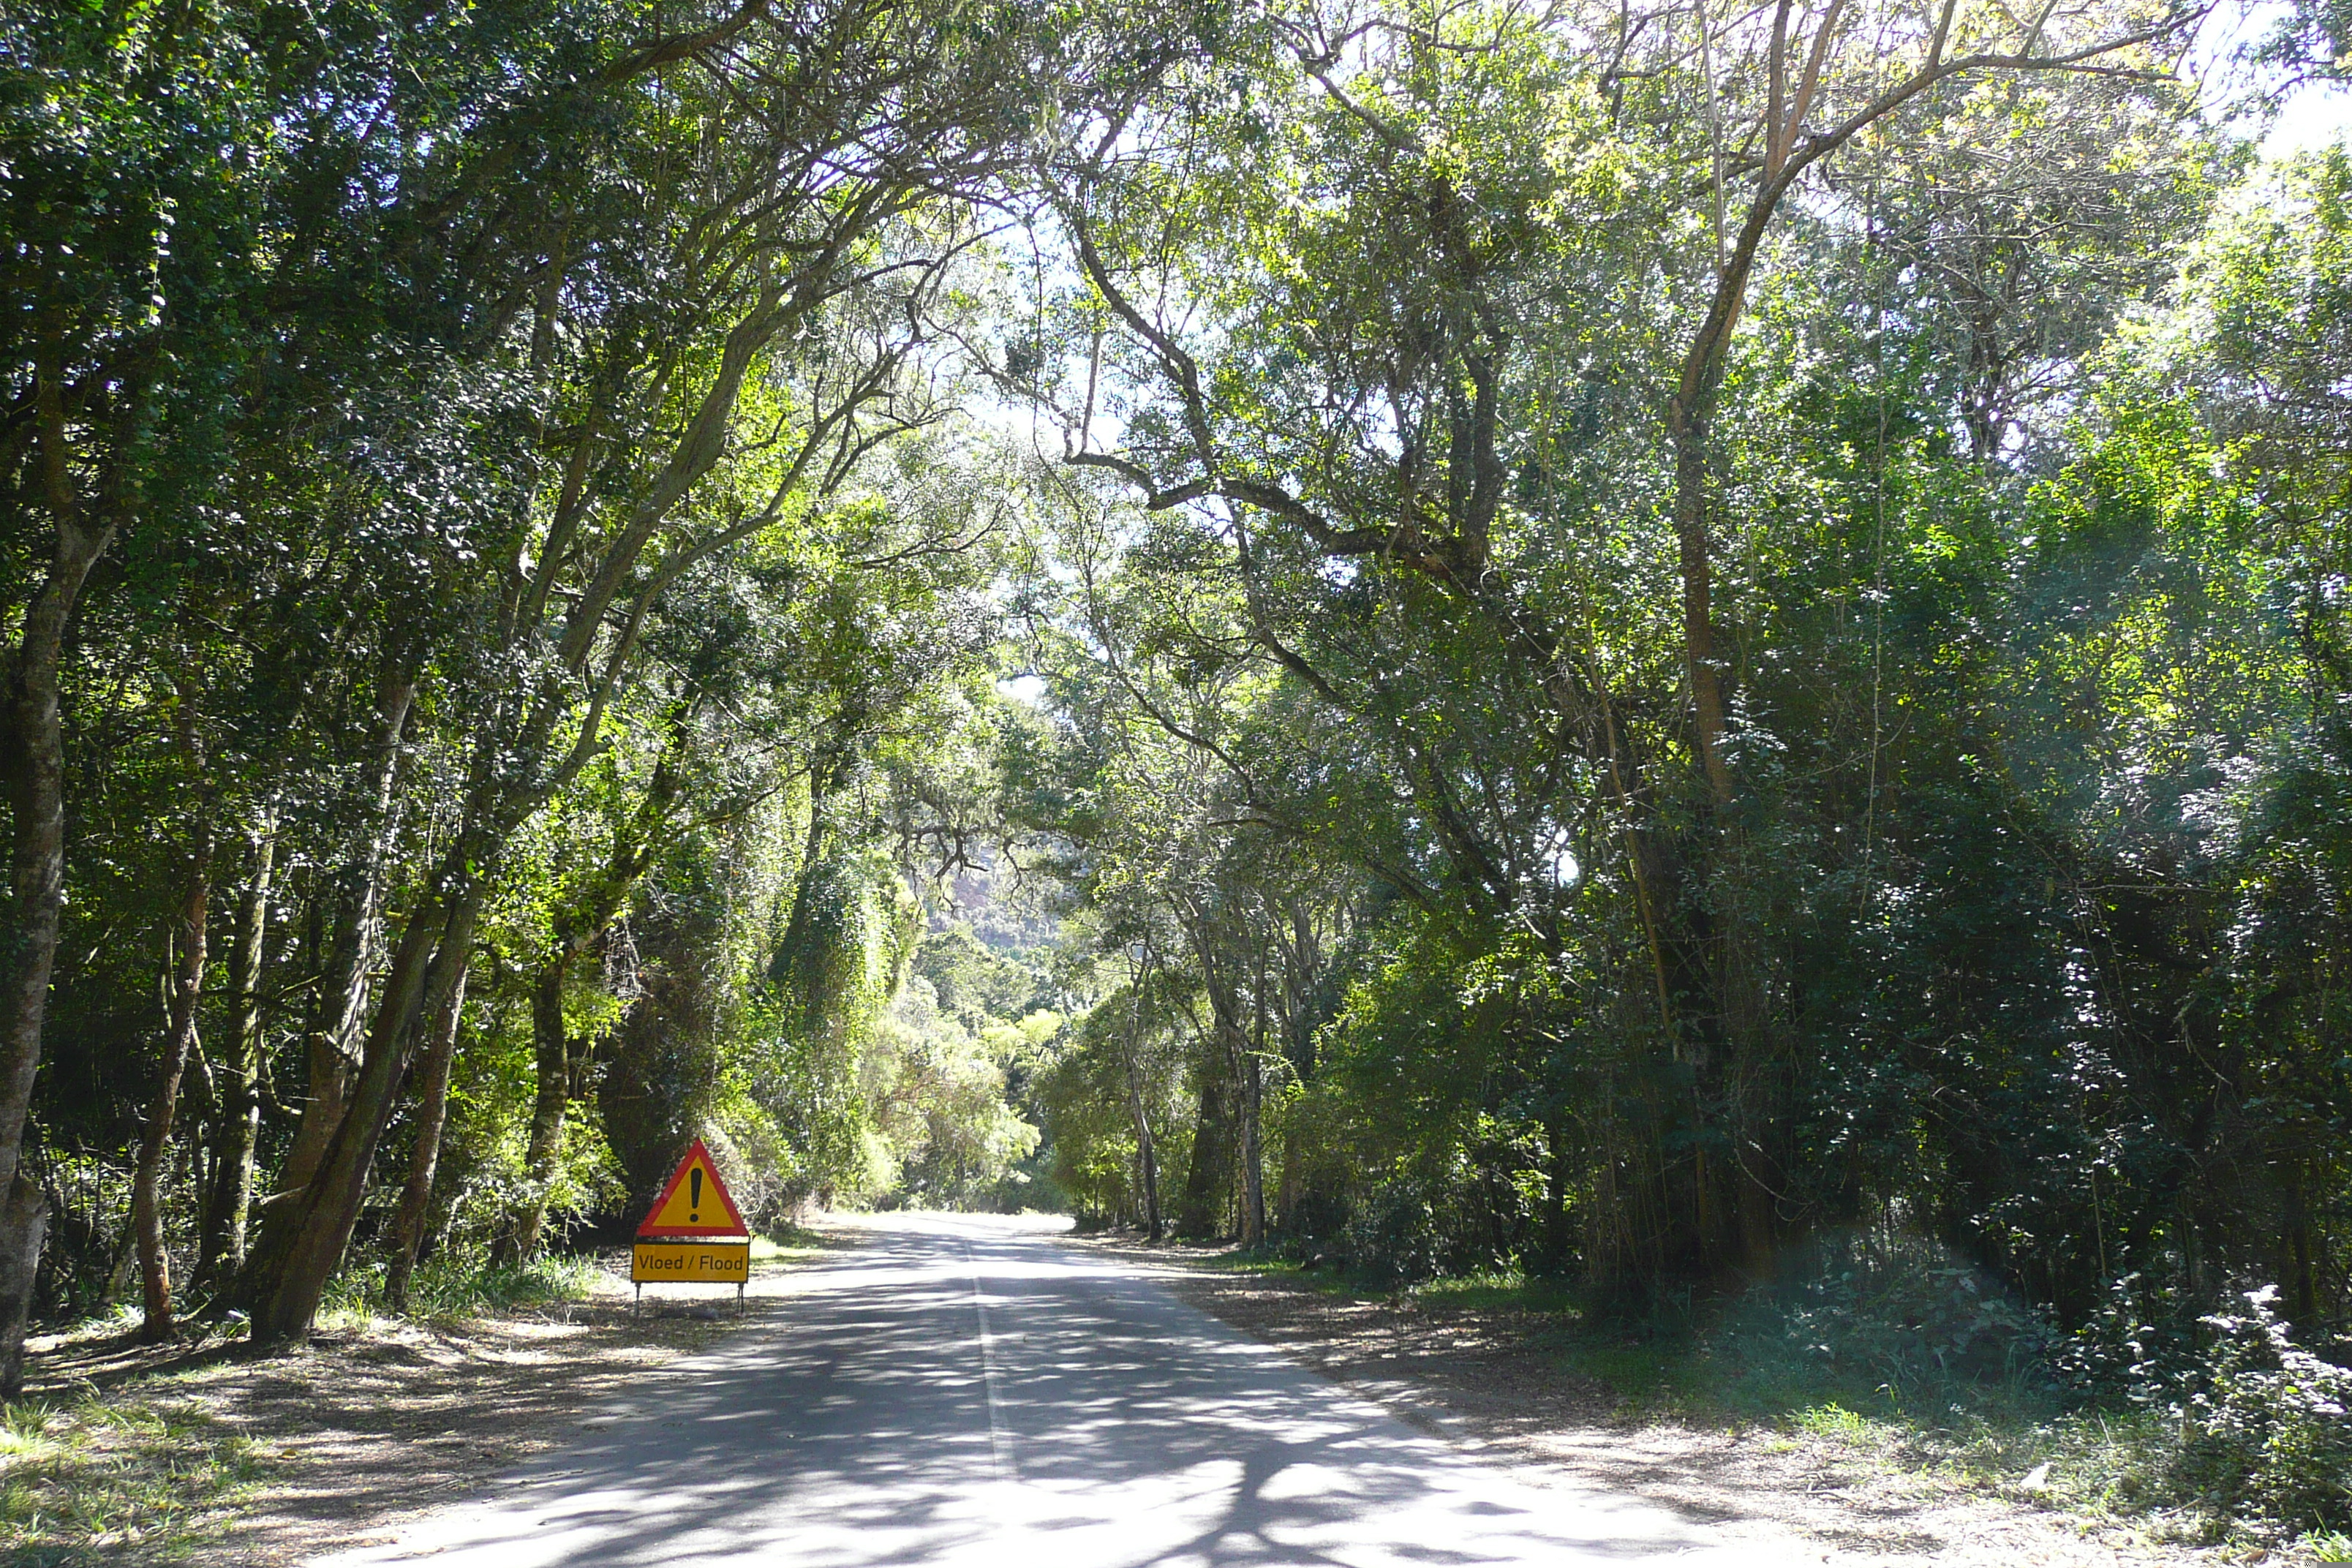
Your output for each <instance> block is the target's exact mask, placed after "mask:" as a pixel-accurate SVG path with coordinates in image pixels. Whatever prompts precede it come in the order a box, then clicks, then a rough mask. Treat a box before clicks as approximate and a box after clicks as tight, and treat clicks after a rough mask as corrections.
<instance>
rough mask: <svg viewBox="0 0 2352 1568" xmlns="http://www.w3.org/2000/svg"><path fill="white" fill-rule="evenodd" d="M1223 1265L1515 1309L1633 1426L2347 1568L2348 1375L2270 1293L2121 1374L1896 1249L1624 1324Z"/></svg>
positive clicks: (1529, 1294) (1977, 1281) (1896, 1245)
mask: <svg viewBox="0 0 2352 1568" xmlns="http://www.w3.org/2000/svg"><path fill="white" fill-rule="evenodd" d="M1219 1262H1220V1266H1222V1267H1224V1268H1254V1269H1257V1270H1261V1271H1269V1272H1281V1273H1284V1274H1286V1275H1288V1276H1291V1277H1293V1278H1294V1279H1296V1280H1297V1282H1298V1283H1302V1284H1307V1285H1312V1286H1314V1287H1315V1288H1317V1289H1326V1290H1332V1289H1345V1290H1352V1291H1354V1292H1357V1293H1360V1294H1367V1295H1371V1294H1377V1295H1382V1296H1386V1297H1388V1298H1389V1299H1391V1300H1396V1301H1399V1302H1400V1303H1402V1304H1406V1305H1408V1306H1410V1307H1412V1308H1416V1309H1422V1310H1435V1311H1446V1310H1478V1311H1484V1312H1493V1311H1505V1312H1513V1313H1525V1314H1529V1315H1530V1316H1531V1317H1532V1318H1533V1319H1534V1321H1532V1322H1531V1323H1530V1324H1529V1325H1528V1330H1527V1331H1528V1335H1529V1337H1530V1339H1531V1340H1532V1342H1535V1343H1537V1344H1538V1345H1540V1346H1542V1347H1543V1348H1545V1349H1546V1350H1548V1351H1549V1352H1551V1353H1552V1354H1553V1355H1554V1356H1555V1357H1556V1358H1557V1359H1558V1360H1559V1362H1560V1363H1562V1364H1563V1365H1565V1366H1566V1367H1568V1368H1570V1369H1571V1370H1573V1371H1575V1372H1578V1373H1582V1374H1583V1375H1585V1376H1587V1377H1589V1378H1591V1379H1592V1380H1593V1381H1595V1382H1597V1383H1600V1384H1603V1385H1604V1386H1606V1387H1608V1388H1609V1389H1611V1390H1612V1392H1613V1393H1614V1394H1616V1395H1617V1397H1618V1399H1619V1400H1620V1401H1621V1404H1622V1408H1623V1410H1624V1412H1625V1413H1626V1414H1627V1415H1631V1416H1644V1415H1647V1416H1661V1417H1666V1418H1672V1419H1679V1420H1683V1421H1687V1422H1691V1423H1694V1424H1698V1425H1706V1426H1734V1427H1738V1426H1761V1427H1764V1428H1767V1429H1769V1430H1775V1431H1779V1432H1780V1433H1783V1434H1785V1435H1786V1436H1788V1437H1790V1438H1795V1437H1798V1436H1804V1437H1810V1438H1813V1439H1817V1440H1821V1441H1825V1442H1831V1443H1834V1444H1836V1445H1838V1446H1839V1447H1843V1448H1846V1449H1849V1450H1853V1451H1857V1452H1864V1453H1869V1454H1872V1455H1875V1456H1877V1457H1878V1458H1882V1459H1884V1460H1885V1461H1887V1462H1889V1463H1892V1464H1895V1465H1899V1466H1902V1467H1904V1468H1908V1469H1912V1470H1916V1471H1926V1472H1928V1473H1932V1474H1936V1475H1939V1476H1942V1477H1945V1478H1947V1479H1951V1480H1954V1481H1956V1482H1959V1483H1962V1484H1965V1485H1970V1486H1976V1487H1982V1488H1986V1489H1996V1490H2000V1491H2002V1492H2005V1493H2007V1494H2009V1495H2011V1496H2016V1497H2020V1498H2024V1499H2029V1500H2034V1501H2038V1502H2042V1503H2045V1504H2048V1505H2051V1506H2055V1507H2060V1508H2065V1509H2068V1510H2074V1511H2076V1512H2081V1513H2088V1514H2093V1515H2098V1516H2107V1517H2116V1516H2136V1517H2138V1518H2141V1519H2143V1520H2145V1521H2148V1522H2150V1523H2152V1524H2155V1525H2157V1526H2158V1527H2159V1528H2160V1529H2161V1530H2162V1531H2163V1532H2164V1533H2168V1534H2178V1535H2186V1536H2190V1537H2194V1538H2198V1539H2202V1540H2208V1541H2215V1540H2221V1539H2223V1538H2225V1537H2231V1536H2235V1537H2239V1538H2242V1539H2246V1540H2249V1541H2252V1542H2261V1543H2263V1544H2272V1545H2276V1544H2284V1543H2286V1542H2297V1543H2298V1544H2299V1545H2300V1548H2301V1550H2302V1551H2303V1552H2304V1553H2305V1555H2306V1556H2308V1557H2312V1558H2315V1559H2316V1560H2317V1561H2320V1562H2352V1415H2347V1409H2352V1370H2347V1369H2346V1368H2345V1367H2343V1366H2340V1365H2337V1364H2336V1363H2335V1362H2332V1361H2329V1360H2326V1359H2324V1358H2322V1357H2321V1356H2319V1355H2317V1354H2315V1353H2313V1352H2311V1351H2310V1350H2308V1349H2305V1348H2304V1347H2303V1346H2302V1345H2300V1344H2299V1343H2298V1342H2296V1340H2295V1339H2294V1337H2293V1336H2292V1335H2291V1333H2290V1331H2289V1330H2288V1327H2287V1325H2286V1324H2284V1322H2282V1321H2280V1320H2279V1319H2278V1317H2277V1316H2276V1314H2275V1311H2274V1310H2273V1306H2274V1296H2275V1292H2273V1291H2272V1290H2269V1289H2260V1290H2254V1291H2252V1292H2247V1293H2244V1294H2243V1295H2242V1298H2241V1300H2242V1302H2243V1305H2242V1308H2241V1309H2240V1310H2234V1311H2231V1312H2225V1313H2218V1314H2214V1315H2211V1316H2209V1317H2206V1318H2204V1319H2202V1320H2200V1321H2199V1325H2198V1330H2197V1331H2196V1332H2194V1333H2180V1334H2175V1335H2173V1336H2171V1338H2170V1339H2169V1340H2167V1341H2165V1342H2166V1343H2167V1344H2168V1346H2169V1347H2170V1356H2171V1359H2169V1360H2168V1361H2165V1362H2162V1363H2158V1362H2157V1361H2155V1360H2152V1359H2148V1357H2147V1353H2146V1352H2145V1350H2144V1349H2138V1348H2134V1347H2145V1346H2147V1345H2151V1344H2155V1343H2157V1342H2158V1341H2159V1340H2160V1339H2162V1338H2163V1337H2162V1336H2158V1334H2156V1332H2155V1331H2153V1330H2150V1329H2148V1328H2147V1327H2146V1326H2145V1325H2127V1326H2126V1329H2125V1331H2122V1332H2121V1333H2119V1334H2115V1333H2111V1334H2109V1336H2108V1337H2109V1339H2111V1340H2112V1341H2113V1342H2115V1343H2116V1344H2120V1345H2123V1346H2125V1347H2126V1349H2125V1351H2124V1352H2123V1363H2124V1364H2122V1365H2120V1366H2118V1365H2116V1364H2115V1362H2116V1357H2115V1356H2113V1355H2105V1359H2104V1361H2103V1360H2102V1359H2101V1357H2102V1354H2103V1353H2104V1352H2100V1351H2099V1350H2098V1348H2097V1347H2096V1346H2095V1345H2086V1340H2088V1339H2090V1338H2093V1337H2095V1336H2092V1335H2089V1334H2087V1333H2086V1334H2078V1335H2074V1336H2063V1335H2061V1334H2059V1333H2058V1332H2056V1331H2054V1330H2053V1329H2052V1328H2051V1327H2050V1326H2049V1324H2048V1323H2047V1322H2046V1321H2043V1320H2042V1318H2041V1317H2040V1316H2039V1315H2038V1314H2036V1313H2035V1312H2033V1311H2032V1310H2030V1309H2028V1308H2027V1307H2025V1306H2024V1305H2023V1304H2021V1302H2019V1301H2018V1300H2016V1298H2015V1297H2014V1296H2013V1295H2012V1294H2011V1293H2010V1292H2009V1291H2007V1290H2006V1289H2003V1288H2002V1287H2000V1285H1999V1284H1998V1283H1997V1282H1995V1281H1994V1280H1992V1279H1990V1277H1989V1276H1987V1275H1985V1274H1983V1273H1982V1272H1981V1271H1979V1270H1978V1269H1975V1268H1970V1267H1969V1266H1967V1265H1965V1264H1962V1263H1958V1262H1957V1261H1954V1260H1953V1259H1951V1258H1949V1257H1948V1255H1946V1254H1944V1253H1942V1252H1940V1251H1939V1250H1938V1249H1937V1248H1935V1247H1933V1246H1931V1245H1930V1244H1927V1243H1925V1242H1922V1241H1919V1240H1917V1239H1916V1238H1914V1237H1888V1236H1885V1235H1884V1234H1870V1235H1864V1236H1855V1237H1843V1238H1836V1239H1833V1240H1832V1241H1829V1242H1825V1243H1823V1244H1822V1245H1820V1246H1819V1247H1816V1248H1815V1249H1814V1250H1813V1251H1812V1252H1811V1254H1810V1255H1809V1256H1808V1257H1806V1258H1801V1259H1798V1260H1796V1264H1795V1267H1792V1268H1790V1269H1788V1270H1787V1272H1786V1273H1785V1274H1784V1277H1783V1278H1782V1279H1780V1281H1778V1282H1776V1283H1775V1284H1773V1285H1771V1286H1769V1287H1764V1288H1759V1289H1752V1290H1750V1291H1748V1293H1746V1294H1745V1295H1743V1296H1739V1297H1737V1298H1733V1299H1729V1300H1715V1301H1711V1302H1710V1301H1705V1300H1697V1299H1695V1298H1685V1299H1683V1300H1675V1301H1667V1302H1664V1303H1654V1304H1653V1305H1652V1307H1651V1309H1650V1310H1648V1311H1647V1312H1646V1313H1644V1314H1643V1315H1641V1316H1638V1317H1628V1316H1626V1315H1625V1314H1623V1313H1622V1311H1621V1312H1616V1313H1612V1312H1609V1311H1606V1310H1601V1309H1600V1308H1599V1307H1598V1306H1597V1305H1596V1304H1595V1303H1594V1302H1593V1301H1591V1300H1590V1299H1588V1298H1587V1297H1585V1296H1584V1295H1582V1294H1581V1293H1580V1292H1578V1291H1576V1290H1574V1289H1570V1288H1569V1287H1566V1286H1563V1285H1561V1284H1559V1283H1556V1282H1553V1281H1549V1280H1546V1279H1534V1278H1529V1277H1528V1276H1526V1275H1523V1274H1521V1273H1519V1272H1517V1271H1516V1270H1490V1271H1486V1272H1482V1273H1475V1274H1468V1275H1463V1276H1458V1277H1455V1278H1450V1279H1446V1278H1440V1279H1424V1280H1423V1281H1422V1282H1420V1283H1418V1284H1413V1285H1410V1286H1405V1287H1402V1288H1398V1287H1395V1286H1393V1285H1391V1284H1390V1283H1389V1282H1388V1281H1387V1280H1385V1279H1371V1278H1367V1277H1366V1276H1365V1275H1363V1274H1360V1273H1350V1272H1349V1271H1346V1270H1341V1269H1334V1268H1307V1269H1303V1270H1302V1269H1301V1268H1299V1266H1298V1265H1297V1264H1295V1263H1284V1262H1281V1261H1279V1260H1278V1259H1277V1258H1276V1257H1274V1256H1272V1255H1271V1253H1270V1252H1269V1254H1267V1255H1262V1256H1255V1257H1253V1256H1250V1255H1245V1254H1227V1255H1226V1256H1225V1257H1224V1258H1223V1259H1220V1260H1219ZM2135 1357H2137V1358H2138V1359H2137V1360H2135V1359H2134V1358H2135ZM2298 1538H2299V1540H2298Z"/></svg>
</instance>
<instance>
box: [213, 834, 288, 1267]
mask: <svg viewBox="0 0 2352 1568" xmlns="http://www.w3.org/2000/svg"><path fill="white" fill-rule="evenodd" d="M276 851H277V840H276V838H275V837H274V835H273V830H272V825H271V824H269V823H268V822H264V823H263V825H262V827H261V831H260V832H259V833H257V835H256V836H255V838H254V842H253V877H252V880H250V881H249V882H247V884H246V889H245V896H244V897H243V898H242V899H241V900H238V903H237V910H236V934H235V936H234V937H233V939H232V940H231V942H230V946H229V960H228V972H229V994H228V1025H229V1035H228V1049H227V1051H226V1053H225V1054H224V1056H223V1058H222V1071H221V1077H220V1084H221V1089H220V1096H219V1099H220V1107H219V1112H218V1115H217V1118H216V1120H215V1127H214V1137H213V1181H212V1190H211V1192H210V1194H208V1196H207V1198H206V1201H205V1228H204V1246H203V1248H202V1250H201V1251H200V1253H199V1254H198V1262H197V1266H196V1276H197V1278H198V1279H202V1280H205V1281H215V1280H218V1279H223V1278H229V1279H234V1278H235V1277H236V1272H237V1270H238V1269H240V1268H244V1267H245V1226H246V1220H247V1215H249V1213H250V1212H251V1209H252V1206H253V1150H254V1142H255V1140H256V1138H257V1135H258V1134H259V1132H260V1130H261V966H262V960H263V958H264V957H265V955H266V950H267V948H268V938H269V884H270V872H271V869H272V868H273V866H274V864H275V861H276Z"/></svg>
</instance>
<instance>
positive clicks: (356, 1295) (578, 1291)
mask: <svg viewBox="0 0 2352 1568" xmlns="http://www.w3.org/2000/svg"><path fill="white" fill-rule="evenodd" d="M597 1268H598V1265H597V1262H596V1259H595V1258H593V1257H590V1256H587V1255H583V1254H572V1255H554V1254H550V1255H543V1256H541V1257H539V1258H532V1259H531V1260H530V1262H528V1263H524V1264H520V1265H514V1266H501V1265H497V1264H492V1263H490V1262H488V1260H487V1259H486V1258H481V1257H479V1256H474V1255H467V1254H464V1253H456V1252H446V1253H442V1254H439V1255H436V1257H434V1258H430V1259H428V1260H427V1261H426V1262H425V1263H423V1264H421V1265H419V1266H418V1268H417V1269H416V1272H415V1275H414V1276H412V1277H411V1279H409V1282H408V1302H407V1305H406V1307H405V1309H404V1310H403V1311H402V1312H401V1313H400V1314H398V1315H400V1316H404V1317H407V1318H412V1319H417V1320H421V1321H426V1322H444V1321H456V1320H463V1319H466V1318H472V1317H479V1316H481V1315H482V1314H484V1313H488V1312H509V1311H513V1310H516V1309H518V1308H524V1307H543V1306H550V1305H553V1304H554V1303H557V1302H561V1301H583V1300H587V1299H588V1296H589V1294H590V1291H591V1290H592V1289H593V1285H594V1281H595V1278H596V1273H597ZM383 1291H384V1269H383V1264H382V1263H381V1262H371V1263H365V1264H362V1265H359V1266H357V1267H354V1268H346V1269H345V1270H343V1272H342V1273H341V1274H339V1275H337V1276H336V1277H335V1279H334V1282H333V1283H332V1284H331V1285H330V1286H329V1287H328V1289H327V1294H326V1298H325V1300H324V1302H323V1304H322V1306H321V1309H320V1321H321V1322H322V1323H325V1324H330V1325H333V1326H337V1327H356V1326H362V1325H364V1324H365V1323H367V1322H370V1321H373V1320H374V1319H376V1318H378V1317H382V1316H386V1315H390V1308H389V1307H388V1305H387V1303H386V1302H385V1300H384V1293H383Z"/></svg>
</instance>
